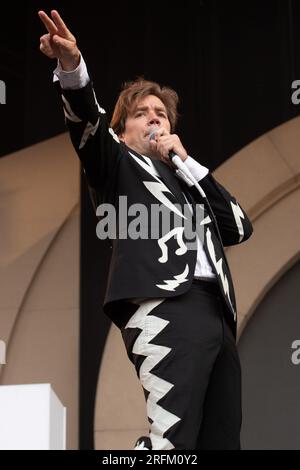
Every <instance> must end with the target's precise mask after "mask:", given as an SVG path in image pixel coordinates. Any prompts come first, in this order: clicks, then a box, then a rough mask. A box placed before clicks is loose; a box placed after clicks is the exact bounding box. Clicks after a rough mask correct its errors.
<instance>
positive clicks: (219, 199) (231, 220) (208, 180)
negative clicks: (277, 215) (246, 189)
mask: <svg viewBox="0 0 300 470" xmlns="http://www.w3.org/2000/svg"><path fill="white" fill-rule="evenodd" d="M199 184H200V186H201V188H202V189H203V191H204V192H205V194H206V197H207V199H208V202H209V204H210V206H211V208H212V211H213V213H214V215H215V217H216V220H217V224H218V227H219V231H220V235H221V238H222V242H223V245H224V246H231V245H236V244H238V243H242V242H244V241H245V240H247V239H248V238H249V237H250V236H251V234H252V232H253V227H252V224H251V222H250V220H249V218H248V216H247V214H246V213H245V211H244V210H243V209H242V208H241V206H240V205H239V204H238V202H237V201H236V199H235V198H234V197H233V196H232V195H231V194H230V193H229V192H228V191H227V190H226V189H225V188H224V187H223V186H222V185H221V184H220V183H218V182H217V181H216V179H215V178H214V177H213V176H212V174H211V173H208V174H207V175H206V176H205V177H204V178H203V179H201V181H199ZM190 191H192V193H193V196H194V197H195V199H196V200H199V196H200V195H199V192H198V190H197V188H195V186H192V187H190ZM200 197H201V196H200ZM202 201H203V199H202ZM203 202H205V201H203Z"/></svg>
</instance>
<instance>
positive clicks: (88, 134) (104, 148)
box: [55, 81, 122, 192]
mask: <svg viewBox="0 0 300 470" xmlns="http://www.w3.org/2000/svg"><path fill="white" fill-rule="evenodd" d="M55 86H57V87H58V90H59V92H60V93H61V98H62V102H63V110H64V114H65V122H66V126H67V128H68V130H69V133H70V137H71V140H72V143H73V146H74V148H75V150H76V152H77V154H78V156H79V158H80V160H81V162H82V165H83V169H84V172H85V174H86V177H87V181H88V184H89V186H90V187H91V188H93V189H97V190H100V192H103V191H105V189H106V188H108V187H109V185H111V183H112V180H113V179H114V176H115V174H116V169H117V166H118V162H119V159H120V158H121V154H122V153H121V152H120V145H121V144H120V141H119V139H118V137H117V135H116V134H115V133H114V131H113V130H112V129H111V128H110V127H109V124H108V120H107V116H106V112H105V110H104V109H103V108H101V107H100V106H99V104H98V102H97V99H96V95H95V92H94V89H93V85H92V82H91V81H89V82H88V84H87V85H86V86H84V87H83V88H79V89H63V88H62V87H61V86H60V84H59V82H58V81H56V82H55Z"/></svg>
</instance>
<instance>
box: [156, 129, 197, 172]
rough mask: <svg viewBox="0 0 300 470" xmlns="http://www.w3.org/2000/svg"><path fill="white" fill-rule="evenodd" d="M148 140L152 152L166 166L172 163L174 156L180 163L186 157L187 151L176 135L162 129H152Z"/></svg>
mask: <svg viewBox="0 0 300 470" xmlns="http://www.w3.org/2000/svg"><path fill="white" fill-rule="evenodd" d="M149 139H150V145H151V147H152V150H153V152H154V153H155V154H156V155H158V157H160V158H161V160H163V161H164V162H165V163H167V164H169V163H170V162H172V163H174V162H173V158H174V156H175V155H177V156H178V158H180V159H181V160H182V161H184V160H186V159H187V157H188V155H187V151H186V150H185V148H184V147H183V145H182V143H181V141H180V139H179V137H178V135H176V134H170V133H169V132H168V131H167V130H166V129H164V128H163V127H161V128H157V127H153V130H152V132H151V133H150V135H149Z"/></svg>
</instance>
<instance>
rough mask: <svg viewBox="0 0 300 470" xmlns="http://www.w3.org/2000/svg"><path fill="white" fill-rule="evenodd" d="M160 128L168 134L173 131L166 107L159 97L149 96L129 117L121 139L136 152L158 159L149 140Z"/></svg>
mask: <svg viewBox="0 0 300 470" xmlns="http://www.w3.org/2000/svg"><path fill="white" fill-rule="evenodd" d="M160 128H164V129H166V131H167V132H170V130H171V125H170V122H169V119H168V115H167V110H166V107H165V105H164V104H163V102H162V101H161V100H160V99H159V98H158V97H157V96H155V95H148V96H146V98H143V99H142V100H140V101H139V102H138V103H137V105H136V106H135V108H134V109H133V110H132V112H131V113H130V115H129V116H128V117H127V119H126V123H125V131H124V132H123V133H122V134H121V135H119V138H120V140H122V141H123V142H125V144H126V145H128V147H131V148H132V149H133V150H135V151H136V152H138V153H141V154H143V155H146V156H149V157H154V158H156V156H155V155H152V149H151V147H150V144H149V140H150V139H149V138H150V134H151V132H153V131H154V130H156V129H160Z"/></svg>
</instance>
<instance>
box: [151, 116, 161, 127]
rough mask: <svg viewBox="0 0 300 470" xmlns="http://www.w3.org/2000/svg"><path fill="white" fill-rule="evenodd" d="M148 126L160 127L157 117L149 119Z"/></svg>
mask: <svg viewBox="0 0 300 470" xmlns="http://www.w3.org/2000/svg"><path fill="white" fill-rule="evenodd" d="M149 125H150V126H159V125H160V119H159V118H158V117H157V116H153V117H151V118H150V119H149Z"/></svg>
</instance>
